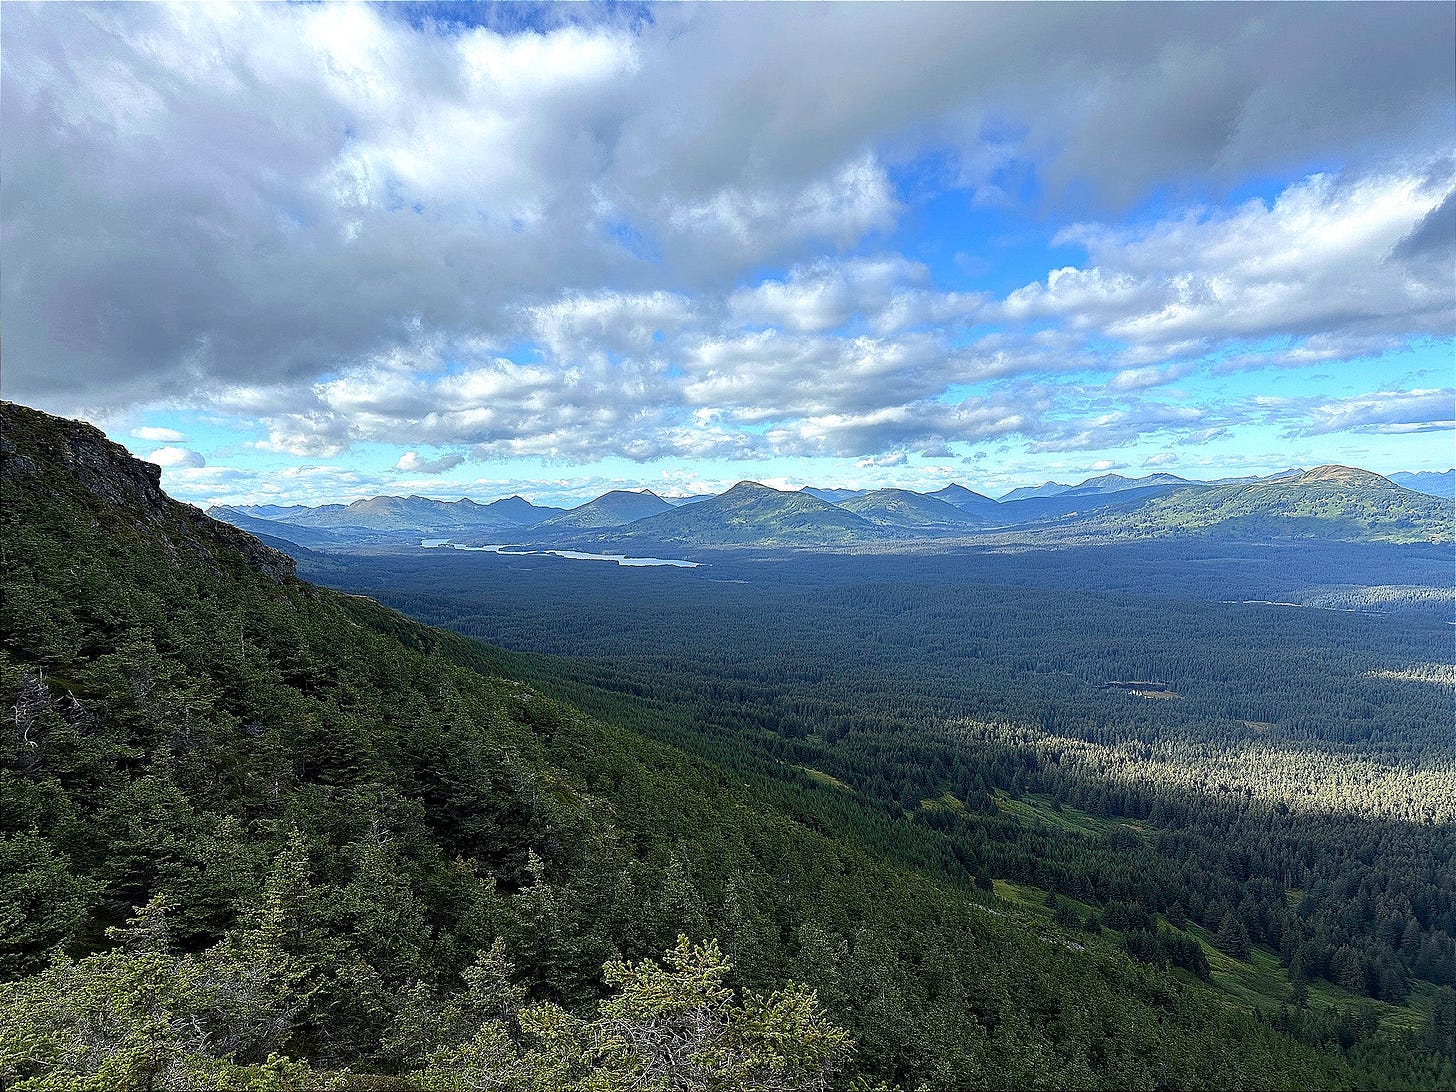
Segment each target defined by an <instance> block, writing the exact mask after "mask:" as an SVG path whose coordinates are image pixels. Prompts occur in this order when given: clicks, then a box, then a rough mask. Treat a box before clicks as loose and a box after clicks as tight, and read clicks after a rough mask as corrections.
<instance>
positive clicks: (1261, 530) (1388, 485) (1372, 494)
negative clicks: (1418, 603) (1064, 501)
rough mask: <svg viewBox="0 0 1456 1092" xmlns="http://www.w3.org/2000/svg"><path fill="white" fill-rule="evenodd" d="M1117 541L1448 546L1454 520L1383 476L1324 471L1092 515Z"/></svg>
mask: <svg viewBox="0 0 1456 1092" xmlns="http://www.w3.org/2000/svg"><path fill="white" fill-rule="evenodd" d="M1087 526H1088V527H1089V528H1092V529H1096V530H1100V531H1105V532H1108V533H1112V534H1118V535H1128V536H1134V537H1136V536H1145V535H1154V536H1157V535H1175V534H1202V535H1230V536H1237V537H1241V538H1291V537H1292V538H1331V539H1341V540H1346V541H1366V542H1396V543H1399V542H1449V541H1451V540H1452V513H1451V508H1450V505H1449V504H1446V503H1444V502H1442V501H1441V500H1438V499H1437V498H1435V497H1431V496H1428V495H1426V494H1423V493H1417V492H1415V491H1413V490H1410V489H1403V488H1401V487H1400V486H1398V485H1396V484H1395V483H1394V482H1392V481H1390V479H1388V478H1383V477H1381V476H1380V475H1379V474H1373V473H1371V472H1370V471H1368V470H1360V469H1357V468H1354V467H1347V466H1321V467H1316V468H1315V469H1313V470H1309V471H1305V472H1304V473H1302V474H1299V475H1297V476H1295V477H1290V478H1281V479H1277V480H1273V481H1262V482H1251V483H1249V484H1240V485H1225V486H1216V487H1212V488H1204V489H1185V490H1179V491H1177V492H1174V493H1170V494H1168V495H1166V496H1162V497H1155V498H1154V499H1152V500H1150V501H1148V502H1147V503H1146V504H1144V505H1142V506H1141V507H1139V508H1136V509H1134V510H1132V511H1127V512H1119V513H1117V514H1114V515H1106V516H1093V517H1092V518H1091V519H1090V520H1089V521H1088V522H1087Z"/></svg>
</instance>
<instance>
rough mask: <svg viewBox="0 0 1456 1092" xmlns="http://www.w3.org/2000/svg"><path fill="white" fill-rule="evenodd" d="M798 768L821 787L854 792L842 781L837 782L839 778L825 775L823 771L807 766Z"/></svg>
mask: <svg viewBox="0 0 1456 1092" xmlns="http://www.w3.org/2000/svg"><path fill="white" fill-rule="evenodd" d="M798 768H799V769H801V770H803V771H804V772H805V773H806V774H808V775H809V776H810V777H812V778H813V779H814V780H815V781H817V782H819V784H821V785H828V786H829V787H831V788H835V789H843V790H844V791H845V792H853V791H854V790H853V789H851V788H850V787H849V786H848V785H846V784H845V783H844V782H843V781H841V780H839V778H837V777H835V776H834V775H833V774H827V773H825V772H824V771H823V770H816V769H813V768H812V767H809V766H800V767H798Z"/></svg>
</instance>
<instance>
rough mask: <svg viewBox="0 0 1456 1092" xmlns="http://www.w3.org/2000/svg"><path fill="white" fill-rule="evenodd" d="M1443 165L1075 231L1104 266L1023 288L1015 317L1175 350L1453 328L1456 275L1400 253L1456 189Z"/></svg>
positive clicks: (1016, 297) (1068, 234)
mask: <svg viewBox="0 0 1456 1092" xmlns="http://www.w3.org/2000/svg"><path fill="white" fill-rule="evenodd" d="M1433 170H1434V169H1433ZM1433 170H1401V171H1395V172H1389V173H1382V174H1377V175H1372V176H1364V177H1335V176H1330V175H1315V176H1313V177H1311V178H1308V179H1306V180H1304V181H1302V182H1299V183H1297V184H1295V185H1292V186H1290V187H1288V188H1287V189H1286V190H1285V191H1284V192H1283V193H1282V194H1280V195H1279V197H1278V198H1277V199H1276V200H1275V201H1273V202H1272V203H1271V204H1265V203H1264V202H1262V201H1258V200H1255V201H1250V202H1248V203H1246V204H1245V205H1243V206H1241V207H1240V208H1238V209H1235V210H1234V211H1232V212H1230V213H1211V212H1205V213H1202V214H1199V213H1197V212H1192V213H1188V214H1185V215H1182V216H1179V217H1176V218H1173V219H1168V220H1164V221H1161V222H1159V223H1157V224H1154V225H1152V226H1151V227H1148V228H1133V229H1128V228H1115V227H1108V226H1105V225H1097V224H1083V225H1080V226H1077V227H1073V228H1069V229H1067V230H1065V231H1063V232H1062V233H1061V234H1060V235H1059V236H1058V241H1060V242H1062V243H1075V244H1078V245H1081V246H1084V247H1086V249H1087V251H1088V255H1089V257H1090V259H1091V262H1092V264H1091V265H1090V266H1088V267H1087V268H1074V267H1067V268H1063V269H1058V270H1054V271H1053V272H1052V273H1051V274H1050V275H1048V277H1047V278H1046V280H1045V281H1042V282H1038V283H1035V284H1030V285H1027V286H1025V287H1024V288H1021V289H1018V290H1017V291H1015V292H1013V293H1011V294H1010V295H1009V296H1008V297H1007V299H1006V300H1005V302H1004V304H1003V305H1002V313H1003V314H1004V315H1006V316H1007V317H1008V318H1012V319H1022V320H1027V319H1042V318H1058V319H1062V320H1064V321H1065V322H1067V323H1068V324H1069V325H1070V326H1071V327H1072V328H1074V329H1079V330H1083V331H1086V332H1087V334H1088V335H1089V336H1094V337H1105V338H1111V339H1114V340H1116V341H1119V342H1123V343H1126V344H1132V345H1148V346H1153V347H1155V348H1156V347H1159V346H1161V347H1163V348H1164V351H1168V350H1169V349H1171V348H1172V347H1173V346H1175V345H1176V346H1177V347H1179V348H1182V347H1184V346H1186V345H1188V344H1189V343H1193V344H1202V345H1204V346H1217V345H1222V344H1227V343H1230V342H1236V341H1241V340H1257V339H1264V338H1277V337H1296V338H1302V337H1309V336H1314V335H1318V336H1319V337H1321V338H1322V339H1323V340H1324V341H1325V343H1329V342H1330V341H1332V340H1337V339H1338V338H1341V337H1353V338H1356V339H1358V340H1359V341H1360V343H1362V344H1364V343H1366V342H1368V340H1369V339H1370V338H1372V337H1380V336H1385V337H1390V336H1410V335H1416V334H1422V333H1424V334H1442V333H1446V332H1448V331H1449V330H1450V329H1451V328H1452V325H1453V320H1456V301H1453V298H1452V295H1451V290H1450V283H1449V281H1450V276H1449V270H1441V271H1440V272H1439V274H1438V273H1437V272H1436V271H1435V270H1432V269H1429V268H1427V267H1424V266H1420V265H1418V264H1416V263H1412V262H1408V261H1402V260H1401V259H1399V258H1398V257H1396V256H1395V254H1394V252H1395V250H1396V249H1397V247H1398V245H1399V244H1400V242H1401V240H1402V239H1405V238H1407V237H1408V236H1409V235H1410V233H1411V232H1412V231H1414V230H1415V229H1416V227H1417V226H1418V225H1419V224H1421V223H1422V222H1423V221H1424V219H1425V218H1426V216H1427V215H1429V214H1430V213H1431V212H1432V211H1433V210H1435V209H1436V208H1437V207H1438V206H1439V205H1440V204H1441V203H1442V202H1443V201H1445V200H1446V199H1447V196H1448V194H1449V193H1450V192H1451V190H1452V188H1453V187H1456V178H1453V177H1452V174H1451V165H1450V163H1449V162H1445V163H1443V164H1442V165H1441V168H1440V169H1439V170H1434V173H1433Z"/></svg>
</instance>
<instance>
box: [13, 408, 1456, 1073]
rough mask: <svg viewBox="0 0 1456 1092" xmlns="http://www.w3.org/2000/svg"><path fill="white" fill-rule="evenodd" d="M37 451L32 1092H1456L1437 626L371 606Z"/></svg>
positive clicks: (416, 574) (603, 583)
mask: <svg viewBox="0 0 1456 1092" xmlns="http://www.w3.org/2000/svg"><path fill="white" fill-rule="evenodd" d="M3 410H4V412H3V423H4V431H3V435H4V444H3V454H4V460H3V466H0V483H3V487H4V499H5V504H4V505H3V509H0V520H3V524H0V530H3V542H4V557H3V564H4V583H5V599H4V612H5V615H4V627H3V658H0V689H3V695H4V701H5V705H6V713H7V716H6V722H7V727H6V730H5V732H4V735H3V739H4V752H3V766H0V862H3V870H4V883H3V884H0V921H3V922H4V923H5V928H4V930H3V933H0V1082H3V1084H4V1085H5V1087H6V1088H7V1089H11V1090H20V1089H26V1090H39V1089H59V1088H138V1089H140V1088H148V1089H163V1088H243V1087H248V1088H296V1089H305V1088H308V1089H311V1088H325V1087H336V1088H361V1089H364V1088H368V1089H389V1088H397V1089H426V1088H428V1089H435V1088H462V1089H463V1088H480V1087H498V1088H509V1089H517V1088H518V1089H526V1088H535V1089H545V1088H563V1089H569V1088H588V1087H591V1088H616V1087H639V1086H645V1087H652V1086H654V1082H656V1086H659V1087H668V1086H669V1081H672V1082H676V1083H672V1084H671V1085H670V1086H671V1087H703V1088H710V1087H712V1088H829V1087H842V1088H850V1087H859V1088H866V1087H876V1086H878V1085H880V1084H881V1083H883V1084H884V1085H885V1086H886V1087H889V1086H899V1087H901V1088H906V1089H910V1088H918V1087H922V1086H923V1087H926V1088H932V1089H933V1088H964V1087H1008V1088H1051V1087H1077V1088H1084V1087H1085V1088H1091V1087H1106V1088H1160V1087H1161V1088H1197V1087H1209V1088H1226V1087H1287V1088H1296V1087H1299V1088H1305V1087H1329V1088H1336V1087H1373V1086H1379V1087H1412V1088H1427V1087H1441V1086H1443V1085H1447V1084H1449V1083H1450V1080H1451V1078H1452V1075H1453V1074H1452V1067H1451V1060H1450V1051H1449V1040H1450V1036H1451V1023H1452V1015H1451V983H1450V980H1449V969H1450V963H1451V959H1450V945H1451V933H1452V926H1451V920H1450V902H1449V889H1450V882H1449V874H1448V863H1447V859H1446V858H1445V857H1444V856H1443V845H1444V844H1445V843H1446V842H1447V840H1448V839H1449V833H1450V825H1451V817H1450V814H1449V807H1450V804H1449V801H1450V794H1449V791H1448V790H1449V786H1448V783H1447V781H1448V779H1449V776H1450V764H1449V762H1448V761H1445V760H1444V759H1443V755H1442V752H1441V751H1440V741H1441V739H1442V735H1441V733H1442V732H1443V731H1446V730H1448V729H1449V723H1446V724H1445V726H1444V727H1443V722H1442V719H1441V718H1442V717H1443V716H1445V715H1446V713H1447V712H1448V711H1449V710H1448V706H1449V690H1450V683H1449V676H1448V675H1447V674H1444V673H1443V671H1442V668H1441V666H1440V665H1441V664H1442V663H1443V658H1442V655H1441V652H1440V648H1441V647H1442V644H1441V642H1442V641H1445V640H1448V639H1449V634H1444V633H1443V631H1442V630H1441V623H1440V622H1439V620H1436V619H1434V618H1432V617H1431V616H1430V615H1429V614H1421V613H1419V612H1414V613H1410V612H1408V613H1406V614H1402V615H1401V616H1400V617H1398V618H1386V617H1384V616H1379V615H1365V614H1350V615H1343V614H1342V615H1340V616H1339V617H1340V621H1339V622H1338V624H1331V622H1330V619H1329V617H1328V612H1316V611H1313V610H1305V609H1300V608H1288V607H1285V608H1275V607H1246V606H1240V607H1234V606H1228V607H1225V608H1218V607H1215V606H1211V605H1209V604H1207V603H1202V604H1196V603H1193V602H1191V601H1186V600H1180V599H1178V598H1177V597H1176V596H1170V597H1168V598H1167V599H1165V600H1155V599H1153V598H1150V597H1146V596H1140V595H1134V594H1131V593H1128V592H1126V591H1122V590H1120V591H1116V592H1109V591H1097V590H1087V589H1082V590H1072V589H1069V588H1065V587H1063V588H1042V589H1041V590H1040V591H1037V590H1035V589H1034V588H1032V587H1029V586H1027V585H1022V586H1016V585H1015V583H1014V582H1012V581H1009V580H1002V581H999V582H994V583H980V582H978V581H979V580H980V579H983V578H984V577H985V575H986V574H985V573H980V574H977V573H976V572H974V571H973V570H972V569H971V568H970V567H969V566H968V565H967V564H965V560H966V559H964V558H957V559H944V558H935V557H927V556H921V555H912V556H906V557H899V556H891V557H869V558H866V559H849V560H847V559H845V558H842V557H838V556H831V555H822V556H821V555H802V556H798V555H763V556H758V555H754V556H738V555H726V554H725V555H722V556H721V557H719V558H717V559H716V560H715V561H714V562H713V563H712V564H710V565H706V566H704V567H703V568H701V569H694V570H626V569H622V570H618V569H615V568H610V567H605V566H598V565H588V564H583V563H579V562H571V561H567V560H564V559H556V558H541V557H527V558H522V557H494V556H493V555H492V556H491V557H486V556H484V555H459V554H449V553H448V552H442V553H439V554H427V555H425V556H424V557H420V556H418V555H416V556H408V555H394V556H379V557H372V558H370V557H345V556H341V555H335V556H332V557H330V558H324V559H321V560H320V561H319V562H318V563H317V565H318V569H319V572H318V573H317V574H316V579H327V580H328V581H330V582H332V583H335V584H338V585H340V586H342V587H345V588H346V589H347V590H348V591H349V592H350V593H351V594H343V593H340V592H337V591H330V590H327V589H324V588H320V587H317V586H315V585H312V584H308V583H304V582H302V581H300V580H298V579H296V577H295V576H294V572H293V568H294V567H293V563H292V562H291V560H290V559H289V558H287V557H285V556H284V555H282V554H279V553H277V552H276V551H274V550H271V549H270V548H268V547H266V546H264V545H262V544H261V543H259V542H258V541H257V540H255V539H252V538H250V537H248V536H246V535H244V534H242V533H240V532H237V531H235V530H233V529H231V528H228V527H226V526H225V525H221V524H217V523H215V522H213V521H210V520H207V519H206V518H205V517H203V516H202V515H201V514H200V513H198V512H197V511H196V510H194V509H188V508H186V507H185V506H181V505H177V504H174V503H173V502H171V501H170V500H168V499H167V498H166V497H165V496H164V495H162V494H161V492H160V490H159V489H158V487H157V479H156V473H155V469H154V468H148V467H147V466H146V465H145V464H141V463H139V462H137V461H135V460H132V459H130V458H129V457H127V456H126V455H125V454H124V453H123V452H121V450H120V449H119V448H115V447H114V446H113V445H109V444H108V443H107V442H106V441H104V439H102V438H101V437H100V435H99V433H97V432H96V431H95V430H94V429H91V428H90V427H89V426H84V425H77V424H73V423H68V422H60V421H57V420H55V419H52V418H47V417H45V416H44V415H41V414H38V413H34V412H32V411H26V410H23V409H21V408H19V407H13V406H5V407H3ZM311 564H313V563H311ZM573 565H574V566H576V567H575V568H573V567H572V566H573ZM862 566H867V567H862ZM1276 567H1279V568H1282V567H1281V566H1276ZM1394 567H1395V568H1396V569H1402V568H1403V567H1402V566H1401V565H1395V566H1394ZM1404 568H1409V566H1405V567H1404ZM897 574H898V575H897ZM935 574H941V575H940V576H935ZM946 574H953V575H952V576H950V577H947V576H946ZM643 578H645V579H643ZM1034 583H1035V582H1034V581H1028V584H1034ZM1385 583H1387V584H1391V585H1394V584H1396V583H1399V582H1398V581H1393V580H1391V581H1385ZM361 593H362V594H361ZM376 600H378V601H376ZM381 603H383V604H384V605H383V606H381ZM391 606H398V607H400V608H403V609H404V610H405V611H407V612H408V613H410V614H412V615H414V616H415V618H416V619H419V620H420V621H425V622H434V623H438V624H442V625H446V626H448V627H449V628H451V629H454V630H457V631H459V634H461V635H454V634H451V633H447V632H444V631H442V630H439V629H430V628H426V627H425V626H424V625H421V624H420V623H419V621H414V620H409V619H407V618H405V617H403V616H402V615H400V614H396V613H394V611H393V610H392V609H389V608H390V607H391ZM475 637H489V638H490V639H491V640H492V641H493V642H496V644H497V645H498V646H504V647H493V646H491V645H486V644H481V643H478V642H477V641H475V640H473V639H472V638H475ZM1180 641H1181V642H1184V643H1185V644H1184V645H1183V646H1182V647H1180V646H1179V642H1180ZM1196 641H1201V642H1202V644H1193V645H1189V644H1186V643H1187V642H1196ZM1099 649H1100V651H1099ZM528 650H529V651H528ZM1158 687H1167V688H1168V689H1167V690H1160V689H1158ZM1158 694H1172V695H1176V696H1167V697H1158V696H1157V695H1158ZM1245 722H1247V723H1245ZM1261 748H1262V749H1263V750H1261ZM1356 758H1358V759H1359V760H1360V761H1362V762H1364V763H1366V764H1367V766H1366V767H1356V768H1358V769H1360V770H1365V769H1367V767H1368V769H1369V771H1370V772H1371V775H1372V776H1374V775H1377V774H1378V776H1379V777H1381V778H1384V779H1385V780H1384V781H1380V782H1377V783H1376V787H1381V786H1384V787H1387V788H1388V787H1389V786H1393V785H1397V784H1398V785H1400V786H1401V789H1400V791H1394V790H1392V791H1382V792H1381V793H1380V794H1379V795H1378V796H1377V795H1376V794H1375V793H1373V792H1372V790H1371V787H1370V786H1369V785H1368V784H1367V783H1366V782H1367V778H1366V775H1365V774H1364V773H1361V774H1359V775H1358V776H1354V777H1344V776H1342V775H1341V773H1340V769H1341V766H1342V764H1343V763H1345V762H1347V761H1352V760H1354V759H1356ZM1296 786H1298V787H1302V788H1304V789H1305V790H1307V791H1304V792H1303V793H1300V792H1295V791H1294V787H1296ZM664 1058H668V1059H677V1060H676V1061H673V1062H672V1063H671V1065H669V1067H668V1068H667V1069H663V1068H662V1067H663V1065H664V1064H667V1063H664V1061H663V1059H664ZM683 1058H686V1059H687V1062H684V1061H682V1059H683ZM688 1063H691V1065H690V1066H689V1065H688ZM674 1067H676V1068H674ZM692 1082H696V1083H692Z"/></svg>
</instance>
